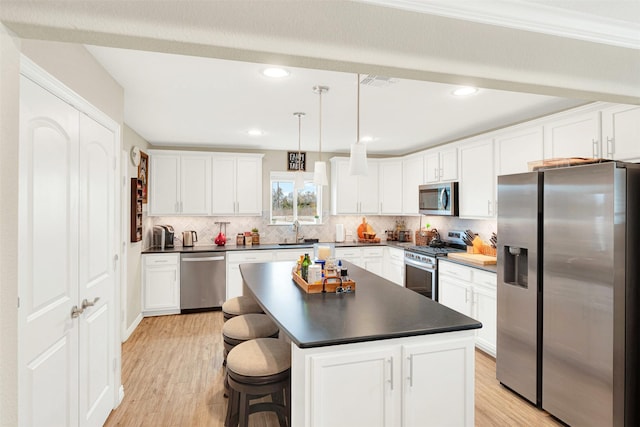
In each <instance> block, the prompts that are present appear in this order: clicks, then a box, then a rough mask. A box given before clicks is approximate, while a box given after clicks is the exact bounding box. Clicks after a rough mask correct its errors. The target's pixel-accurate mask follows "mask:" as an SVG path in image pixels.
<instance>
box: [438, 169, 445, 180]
mask: <svg viewBox="0 0 640 427" xmlns="http://www.w3.org/2000/svg"><path fill="white" fill-rule="evenodd" d="M443 175H444V169H443V168H440V176H439V177H440V178H442V176H443Z"/></svg>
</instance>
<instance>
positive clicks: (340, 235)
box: [336, 224, 345, 243]
mask: <svg viewBox="0 0 640 427" xmlns="http://www.w3.org/2000/svg"><path fill="white" fill-rule="evenodd" d="M344 239H345V236H344V224H336V242H339V243H340V242H344Z"/></svg>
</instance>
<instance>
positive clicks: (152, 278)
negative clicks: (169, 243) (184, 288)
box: [142, 253, 180, 316]
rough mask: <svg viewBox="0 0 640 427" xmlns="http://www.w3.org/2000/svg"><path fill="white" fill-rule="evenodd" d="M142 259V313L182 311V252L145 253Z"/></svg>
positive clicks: (156, 313)
mask: <svg viewBox="0 0 640 427" xmlns="http://www.w3.org/2000/svg"><path fill="white" fill-rule="evenodd" d="M142 261H143V270H142V315H143V316H156V315H161V314H178V313H180V254H179V253H171V254H145V255H142Z"/></svg>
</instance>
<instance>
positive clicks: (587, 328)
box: [496, 162, 640, 427]
mask: <svg viewBox="0 0 640 427" xmlns="http://www.w3.org/2000/svg"><path fill="white" fill-rule="evenodd" d="M639 204H640V165H636V164H629V163H622V162H606V163H599V164H592V165H583V166H574V167H567V168H558V169H548V170H545V171H543V172H531V173H524V174H516V175H508V176H500V177H498V227H497V229H498V335H497V357H496V376H497V378H498V380H499V381H500V382H501V383H502V384H503V385H505V386H506V387H508V388H510V389H512V390H513V391H515V392H516V393H518V394H520V395H522V396H523V397H525V398H526V399H528V400H529V401H531V402H533V403H534V404H536V405H538V406H541V407H542V408H543V409H544V410H546V411H547V412H549V413H550V414H552V415H554V416H555V417H557V418H558V419H560V420H562V421H563V422H565V423H567V424H569V425H573V426H598V427H602V426H637V425H640V416H639V415H638V412H639V409H638V408H639V407H640V404H639V402H637V399H638V397H640V395H639V394H638V387H639V384H638V383H639V376H640V366H639V365H638V363H639V362H640V357H639V353H640V348H639V346H640V309H639V308H640V302H639V299H640V289H638V288H639V286H640V283H639V281H638V265H639V264H640V257H639V255H640V250H639V249H638V246H640V226H639V225H640V224H639V223H640V206H639Z"/></svg>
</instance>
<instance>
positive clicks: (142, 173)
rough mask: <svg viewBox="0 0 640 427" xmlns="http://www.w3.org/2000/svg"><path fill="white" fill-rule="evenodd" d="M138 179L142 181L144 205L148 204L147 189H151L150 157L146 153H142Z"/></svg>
mask: <svg viewBox="0 0 640 427" xmlns="http://www.w3.org/2000/svg"><path fill="white" fill-rule="evenodd" d="M138 179H140V180H142V203H147V189H148V188H149V155H148V154H147V153H145V152H144V151H140V163H139V164H138Z"/></svg>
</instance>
